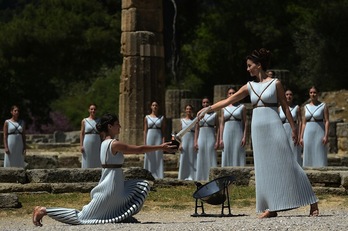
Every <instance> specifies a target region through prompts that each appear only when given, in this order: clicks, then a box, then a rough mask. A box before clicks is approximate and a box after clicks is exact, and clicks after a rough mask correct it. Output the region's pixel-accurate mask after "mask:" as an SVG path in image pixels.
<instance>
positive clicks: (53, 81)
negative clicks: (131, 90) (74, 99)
mask: <svg viewBox="0 0 348 231" xmlns="http://www.w3.org/2000/svg"><path fill="white" fill-rule="evenodd" d="M14 2H15V3H16V4H15V3H14ZM119 4H120V1H115V3H112V1H98V0H74V1H70V0H35V1H34V0H33V1H20V0H18V1H5V2H3V3H2V4H0V6H1V7H2V8H1V9H0V17H1V19H2V20H1V23H0V51H1V52H0V73H1V80H0V84H1V86H3V92H2V94H3V96H6V98H7V99H8V100H7V101H5V102H3V101H2V103H1V105H0V106H1V108H2V111H3V114H4V112H6V113H7V111H8V108H9V105H11V104H20V105H22V108H23V109H26V110H22V112H27V113H28V114H31V115H32V116H35V117H36V118H38V119H41V120H47V119H48V113H49V111H50V104H51V103H52V101H54V100H56V99H57V98H59V96H60V95H62V94H63V93H64V94H66V91H65V89H67V88H68V86H70V85H71V84H72V83H74V82H80V81H86V82H89V83H90V82H91V80H92V79H95V77H96V75H97V73H98V72H99V71H100V69H101V67H103V66H105V67H107V68H112V67H114V66H115V65H116V64H117V63H121V62H122V61H121V56H120V53H119V50H118V49H119V43H120V42H119V40H120V7H119Z"/></svg>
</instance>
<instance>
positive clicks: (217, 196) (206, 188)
mask: <svg viewBox="0 0 348 231" xmlns="http://www.w3.org/2000/svg"><path fill="white" fill-rule="evenodd" d="M234 180H235V178H234V176H223V177H219V178H216V179H215V180H213V181H210V182H208V183H206V184H204V185H201V186H197V190H196V191H195V192H194V193H193V198H195V199H200V200H202V201H204V202H206V203H208V204H211V205H219V204H222V203H224V202H225V201H226V198H227V196H228V195H226V192H225V189H226V188H227V187H228V186H229V185H230V184H231V183H232V182H233V181H234Z"/></svg>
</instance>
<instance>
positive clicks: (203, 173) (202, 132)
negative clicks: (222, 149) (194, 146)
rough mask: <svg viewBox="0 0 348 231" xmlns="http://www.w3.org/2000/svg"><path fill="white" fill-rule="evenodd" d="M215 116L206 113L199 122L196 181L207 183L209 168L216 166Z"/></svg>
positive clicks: (214, 114)
mask: <svg viewBox="0 0 348 231" xmlns="http://www.w3.org/2000/svg"><path fill="white" fill-rule="evenodd" d="M216 116H217V114H216V113H215V112H213V113H207V114H205V115H204V117H203V118H202V119H201V120H200V121H199V134H198V153H197V174H196V180H199V181H208V180H209V171H210V168H211V167H216V166H217V160H216V150H215V149H214V145H215V143H216V136H215V133H216V131H215V118H216Z"/></svg>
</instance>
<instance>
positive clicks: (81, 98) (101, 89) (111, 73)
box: [52, 66, 121, 129]
mask: <svg viewBox="0 0 348 231" xmlns="http://www.w3.org/2000/svg"><path fill="white" fill-rule="evenodd" d="M120 76H121V66H116V67H115V68H112V69H108V68H105V67H104V68H102V69H101V71H100V72H99V74H98V76H97V78H95V79H93V80H91V81H90V82H86V81H80V82H78V83H75V84H73V85H72V86H71V87H70V88H69V89H67V92H69V93H68V94H65V95H64V96H62V97H61V98H60V99H58V100H56V101H55V102H53V104H52V108H53V110H54V111H58V112H60V113H62V114H64V115H66V116H67V117H68V118H69V120H70V121H71V123H72V126H73V128H74V129H79V127H80V123H81V120H82V118H85V117H87V116H88V106H89V105H90V104H91V103H94V104H96V105H97V114H98V116H101V115H102V114H104V113H106V112H111V113H116V114H117V113H118V102H119V101H118V99H119V83H120Z"/></svg>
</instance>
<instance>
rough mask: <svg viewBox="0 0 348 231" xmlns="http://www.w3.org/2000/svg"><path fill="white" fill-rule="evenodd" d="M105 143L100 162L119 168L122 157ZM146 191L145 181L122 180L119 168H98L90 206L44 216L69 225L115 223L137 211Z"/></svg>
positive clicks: (62, 210)
mask: <svg viewBox="0 0 348 231" xmlns="http://www.w3.org/2000/svg"><path fill="white" fill-rule="evenodd" d="M113 141H114V140H112V139H108V140H105V141H103V142H102V144H101V155H100V156H101V162H102V164H103V165H104V164H108V165H122V164H123V161H124V157H123V154H122V153H120V152H118V153H117V154H116V155H113V154H112V153H111V146H110V143H111V142H113ZM149 190H150V186H149V183H148V182H147V181H146V180H127V181H125V180H124V175H123V170H122V168H102V176H101V179H100V181H99V184H98V185H97V186H96V187H95V188H93V189H92V191H91V202H90V203H89V204H87V205H85V206H83V208H82V210H81V211H79V210H76V209H68V208H46V211H47V215H48V216H49V217H51V218H53V219H55V220H57V221H60V222H63V223H66V224H71V225H81V224H104V223H118V222H122V221H124V220H125V219H127V218H129V217H131V216H133V215H134V214H136V213H137V212H139V211H140V209H141V207H142V205H143V204H144V201H145V198H146V197H147V195H148V192H149Z"/></svg>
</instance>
